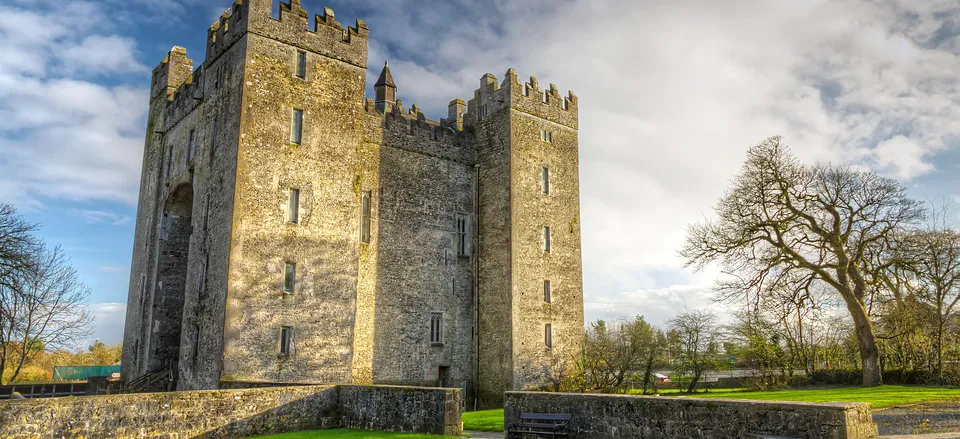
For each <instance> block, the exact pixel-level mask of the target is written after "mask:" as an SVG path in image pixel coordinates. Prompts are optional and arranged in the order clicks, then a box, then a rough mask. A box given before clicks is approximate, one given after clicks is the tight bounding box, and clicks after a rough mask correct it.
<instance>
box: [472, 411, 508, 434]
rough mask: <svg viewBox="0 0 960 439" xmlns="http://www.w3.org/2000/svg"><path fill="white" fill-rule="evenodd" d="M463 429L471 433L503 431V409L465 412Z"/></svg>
mask: <svg viewBox="0 0 960 439" xmlns="http://www.w3.org/2000/svg"><path fill="white" fill-rule="evenodd" d="M463 429H464V430H470V431H503V409H495V410H480V411H476V412H464V413H463Z"/></svg>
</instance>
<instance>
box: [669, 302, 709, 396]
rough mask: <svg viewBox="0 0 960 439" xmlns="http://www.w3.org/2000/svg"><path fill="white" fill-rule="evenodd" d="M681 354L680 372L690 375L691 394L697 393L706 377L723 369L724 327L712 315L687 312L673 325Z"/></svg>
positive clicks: (671, 324) (702, 311)
mask: <svg viewBox="0 0 960 439" xmlns="http://www.w3.org/2000/svg"><path fill="white" fill-rule="evenodd" d="M669 326H670V331H671V332H673V333H674V334H675V339H676V340H677V341H678V343H679V346H678V348H679V349H678V350H679V353H680V357H679V362H678V363H677V366H678V367H677V369H678V372H680V373H681V374H684V375H686V374H689V375H690V377H691V379H690V384H689V385H688V386H687V393H693V391H694V390H695V389H696V387H697V383H699V382H700V379H701V378H703V374H704V373H705V372H706V371H708V370H712V369H716V368H718V367H719V366H720V361H719V355H720V326H719V325H717V322H716V317H715V316H714V315H713V314H711V313H710V312H708V311H704V310H698V311H685V312H683V313H680V314H679V315H677V316H676V317H674V318H673V319H672V320H670V322H669Z"/></svg>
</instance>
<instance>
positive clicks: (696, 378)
mask: <svg viewBox="0 0 960 439" xmlns="http://www.w3.org/2000/svg"><path fill="white" fill-rule="evenodd" d="M697 381H700V372H696V373H694V374H693V379H692V380H690V387H687V393H693V389H694V388H696V387H697Z"/></svg>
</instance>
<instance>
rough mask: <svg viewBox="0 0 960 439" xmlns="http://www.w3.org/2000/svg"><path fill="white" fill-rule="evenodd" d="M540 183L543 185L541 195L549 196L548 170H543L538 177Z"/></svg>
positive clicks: (545, 168)
mask: <svg viewBox="0 0 960 439" xmlns="http://www.w3.org/2000/svg"><path fill="white" fill-rule="evenodd" d="M540 183H541V184H542V185H543V194H544V195H550V168H547V167H544V168H543V170H542V172H541V175H540Z"/></svg>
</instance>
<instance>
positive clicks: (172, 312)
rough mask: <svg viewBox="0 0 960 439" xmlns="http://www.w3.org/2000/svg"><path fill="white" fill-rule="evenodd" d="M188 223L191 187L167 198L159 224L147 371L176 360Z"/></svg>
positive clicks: (190, 225) (190, 220)
mask: <svg viewBox="0 0 960 439" xmlns="http://www.w3.org/2000/svg"><path fill="white" fill-rule="evenodd" d="M192 220H193V187H192V186H191V185H189V184H184V185H181V186H178V187H177V188H176V189H175V190H174V191H173V193H171V194H170V197H169V198H168V199H167V202H166V204H165V205H164V208H163V218H162V219H161V223H160V235H159V238H160V239H159V243H158V245H159V253H158V257H157V271H156V273H157V284H156V288H157V289H156V292H155V294H154V295H153V307H152V315H153V318H152V322H151V325H152V327H151V328H150V331H151V334H150V350H149V351H148V352H149V353H148V364H147V370H154V369H157V368H160V367H163V366H166V365H168V364H169V363H170V362H171V361H177V360H178V359H179V358H180V330H181V326H182V325H183V302H184V296H185V294H184V293H185V287H186V283H187V268H188V267H189V263H188V262H189V261H188V259H189V255H190V235H191V234H193V222H192Z"/></svg>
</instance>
